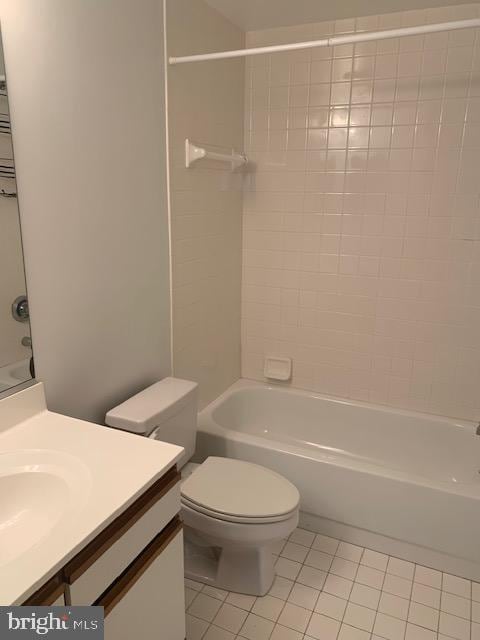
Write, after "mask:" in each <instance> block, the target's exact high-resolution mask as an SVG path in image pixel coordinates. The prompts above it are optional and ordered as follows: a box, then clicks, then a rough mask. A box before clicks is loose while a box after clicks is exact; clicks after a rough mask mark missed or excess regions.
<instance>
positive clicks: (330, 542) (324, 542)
mask: <svg viewBox="0 0 480 640" xmlns="http://www.w3.org/2000/svg"><path fill="white" fill-rule="evenodd" d="M339 544H340V543H339V541H338V540H335V538H329V537H328V536H322V535H321V534H320V533H319V534H317V535H316V536H315V540H314V541H313V544H312V549H317V550H318V551H323V552H324V553H329V554H330V555H332V556H334V555H335V553H336V551H337V549H338V545H339Z"/></svg>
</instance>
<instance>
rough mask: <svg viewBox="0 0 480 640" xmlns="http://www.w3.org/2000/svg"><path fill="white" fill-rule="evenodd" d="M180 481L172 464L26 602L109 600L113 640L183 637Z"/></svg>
mask: <svg viewBox="0 0 480 640" xmlns="http://www.w3.org/2000/svg"><path fill="white" fill-rule="evenodd" d="M179 481H180V473H179V472H178V471H177V469H176V467H174V468H172V469H170V470H169V471H168V472H167V473H166V474H165V475H164V476H163V477H162V478H160V480H158V481H157V482H155V484H153V485H152V486H151V487H150V488H149V489H148V490H147V491H146V492H145V493H144V494H143V495H141V496H140V497H139V498H138V499H137V500H136V501H135V502H134V503H133V504H132V505H130V506H129V507H128V508H127V509H126V510H125V511H124V512H123V513H121V514H120V515H119V516H118V517H117V518H116V519H115V520H114V521H113V522H112V523H111V524H110V525H108V526H107V527H106V528H105V529H104V530H103V531H102V532H101V533H99V534H98V535H97V536H96V537H95V538H94V539H93V540H92V541H91V542H90V543H89V544H87V545H86V547H85V548H84V549H83V550H82V551H80V552H79V553H78V554H77V555H76V556H75V557H74V558H72V560H70V561H69V562H68V563H67V564H66V565H65V567H64V568H63V569H62V570H61V571H60V572H59V573H58V574H57V575H56V576H55V577H54V578H52V579H51V580H50V581H49V582H48V583H47V584H46V585H44V586H43V587H42V588H41V589H39V590H38V591H37V592H36V593H35V594H34V595H33V596H32V597H31V598H30V599H29V600H28V601H27V602H25V604H47V605H57V604H65V605H67V606H68V605H70V604H71V605H97V606H103V607H104V612H105V639H106V640H127V639H128V640H131V638H132V637H135V638H137V639H138V640H143V639H144V640H153V639H154V638H159V639H160V638H161V639H162V640H183V639H184V638H185V614H184V589H183V532H182V523H181V520H180V518H179V515H178V514H179V511H180V483H179Z"/></svg>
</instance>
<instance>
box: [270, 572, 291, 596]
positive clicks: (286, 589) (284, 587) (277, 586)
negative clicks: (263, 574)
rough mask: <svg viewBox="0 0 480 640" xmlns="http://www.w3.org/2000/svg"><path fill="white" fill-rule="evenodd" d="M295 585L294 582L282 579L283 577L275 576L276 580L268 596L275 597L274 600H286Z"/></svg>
mask: <svg viewBox="0 0 480 640" xmlns="http://www.w3.org/2000/svg"><path fill="white" fill-rule="evenodd" d="M297 580H298V578H297ZM294 584H295V583H294V581H293V580H289V579H288V578H282V576H275V580H274V581H273V584H272V586H271V587H270V591H269V592H268V595H269V596H273V597H274V598H280V600H286V599H287V598H288V596H289V594H290V591H291V590H292V587H293V585H294Z"/></svg>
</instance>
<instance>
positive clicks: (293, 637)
mask: <svg viewBox="0 0 480 640" xmlns="http://www.w3.org/2000/svg"><path fill="white" fill-rule="evenodd" d="M302 638H303V633H300V631H295V630H294V629H289V628H288V627H282V625H281V624H276V625H275V627H274V629H273V633H272V635H271V636H270V640H302Z"/></svg>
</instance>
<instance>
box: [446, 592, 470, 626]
mask: <svg viewBox="0 0 480 640" xmlns="http://www.w3.org/2000/svg"><path fill="white" fill-rule="evenodd" d="M440 609H441V610H442V611H446V612H447V613H451V614H452V615H454V616H458V617H459V618H467V620H470V617H471V605H470V600H467V598H461V597H460V596H455V595H454V594H453V593H447V592H446V591H442V601H441V604H440Z"/></svg>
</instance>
